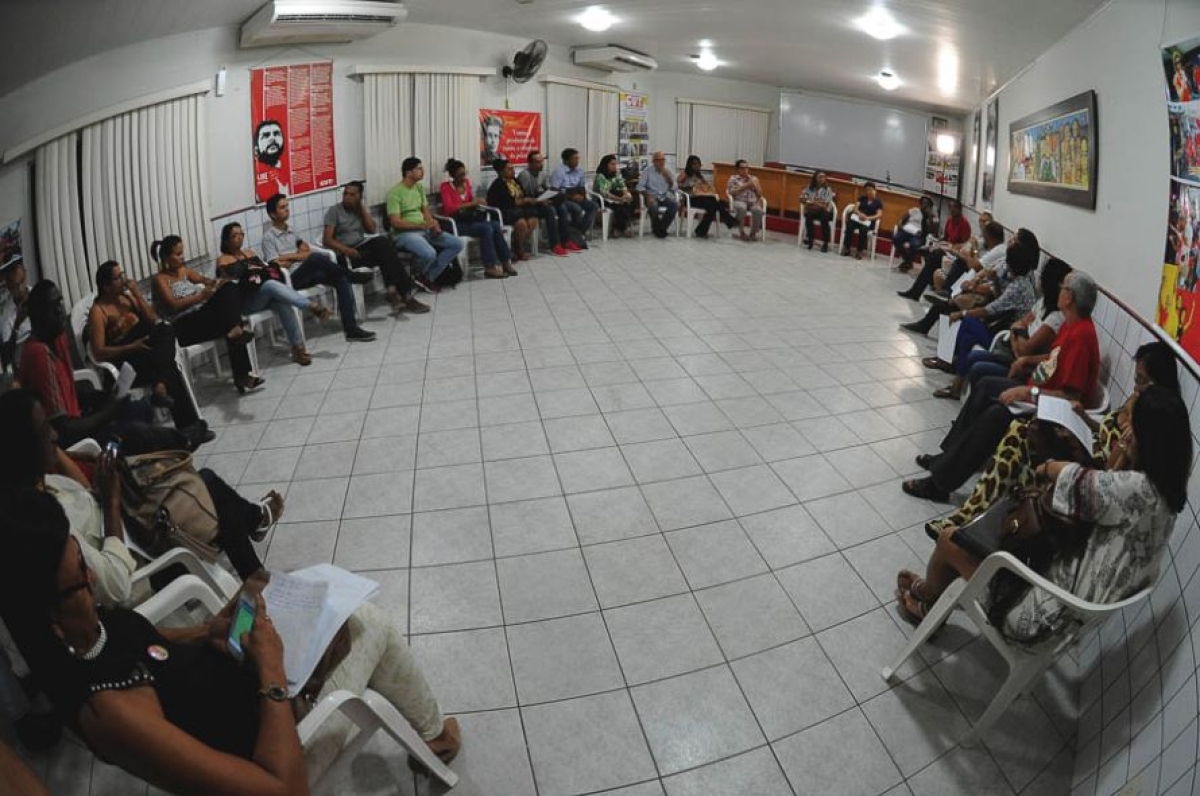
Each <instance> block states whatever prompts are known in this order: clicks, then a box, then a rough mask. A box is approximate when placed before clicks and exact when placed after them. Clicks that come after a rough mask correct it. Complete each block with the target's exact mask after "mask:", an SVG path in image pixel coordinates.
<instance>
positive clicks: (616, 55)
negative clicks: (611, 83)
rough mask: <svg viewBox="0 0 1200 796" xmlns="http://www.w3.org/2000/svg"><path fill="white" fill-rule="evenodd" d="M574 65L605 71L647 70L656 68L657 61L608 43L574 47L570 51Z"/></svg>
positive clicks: (635, 51)
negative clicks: (603, 45) (598, 45)
mask: <svg viewBox="0 0 1200 796" xmlns="http://www.w3.org/2000/svg"><path fill="white" fill-rule="evenodd" d="M571 61H572V62H573V63H574V64H575V65H576V66H586V67H590V68H592V69H602V70H604V71H606V72H648V71H650V70H651V69H658V61H655V60H654V59H653V58H651V57H650V56H649V55H646V54H645V53H640V52H638V51H637V50H630V49H627V48H625V47H618V46H617V45H615V44H610V45H608V46H606V47H576V48H575V49H573V50H572V51H571Z"/></svg>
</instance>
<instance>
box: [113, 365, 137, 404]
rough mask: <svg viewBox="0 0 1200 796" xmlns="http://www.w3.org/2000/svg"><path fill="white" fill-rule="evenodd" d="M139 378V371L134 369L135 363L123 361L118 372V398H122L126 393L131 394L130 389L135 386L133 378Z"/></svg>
mask: <svg viewBox="0 0 1200 796" xmlns="http://www.w3.org/2000/svg"><path fill="white" fill-rule="evenodd" d="M136 378H137V371H136V370H134V369H133V365H130V364H129V363H128V362H122V363H121V372H120V373H118V374H117V399H118V400H120V399H121V398H124V397H125V396H126V395H129V390H130V389H131V388H132V387H133V380H134V379H136Z"/></svg>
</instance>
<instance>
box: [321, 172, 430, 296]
mask: <svg viewBox="0 0 1200 796" xmlns="http://www.w3.org/2000/svg"><path fill="white" fill-rule="evenodd" d="M321 245H323V246H324V247H325V248H327V249H332V250H333V251H335V252H337V255H338V261H339V262H341V263H342V264H343V265H349V266H350V267H351V268H363V267H366V268H370V267H372V266H377V267H378V268H379V271H380V273H382V274H383V283H384V284H385V285H387V300H388V304H390V305H392V309H393V310H394V311H396V312H400V311H401V310H407V311H409V312H418V313H419V312H429V307H428V306H427V305H425V304H422V303H421V302H419V301H417V299H416V297H415V295H414V294H415V293H416V290H417V286H416V285H414V284H413V281H412V277H410V276H409V275H408V269H407V268H406V267H405V266H404V263H403V262H401V261H400V256H399V255H398V254H397V253H396V247H395V246H393V245H392V242H391V241H389V240H388V239H387V236H385V235H376V234H375V219H374V218H372V217H371V212H370V211H369V210H368V209H367V205H366V204H365V203H364V202H363V184H362V182H361V181H359V180H354V181H352V182H348V183H346V185H345V187H343V188H342V201H341V203H340V204H336V205H334V206H333V207H331V208H329V209H328V210H326V211H325V230H324V233H323V234H322V236H321Z"/></svg>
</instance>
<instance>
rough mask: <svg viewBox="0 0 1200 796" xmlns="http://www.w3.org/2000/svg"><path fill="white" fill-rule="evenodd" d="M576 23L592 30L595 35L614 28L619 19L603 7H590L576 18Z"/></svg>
mask: <svg viewBox="0 0 1200 796" xmlns="http://www.w3.org/2000/svg"><path fill="white" fill-rule="evenodd" d="M575 21H576V22H578V23H579V24H580V25H582V26H583V27H584V29H586V30H590V31H592V32H593V33H602V32H604V31H606V30H608V29H609V28H611V27H612V26H613V23H614V22H616V21H617V18H616V17H614V16H613V15H612V12H611V11H609V10H608V9H607V8H603V7H601V6H588V7H587V10H585V11H584V12H583V13H582V14H580V15H579V16H578V17H576V18H575Z"/></svg>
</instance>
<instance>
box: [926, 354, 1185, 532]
mask: <svg viewBox="0 0 1200 796" xmlns="http://www.w3.org/2000/svg"><path fill="white" fill-rule="evenodd" d="M1133 361H1134V371H1133V394H1132V395H1130V396H1129V400H1127V401H1126V402H1125V403H1124V404H1122V405H1121V406H1120V407H1118V408H1117V409H1114V410H1112V411H1111V412H1109V413H1108V414H1106V415H1105V416H1104V418H1103V419H1102V420H1100V421H1099V422H1097V421H1095V420H1094V419H1092V417H1091V415H1089V414H1087V412H1084V411H1083V410H1082V407H1081V405H1080V404H1079V402H1078V401H1076V402H1075V403H1074V406H1075V410H1076V411H1077V412H1078V413H1079V414H1080V416H1081V417H1083V419H1084V421H1085V422H1087V424H1088V425H1089V426H1092V431H1093V432H1094V433H1095V435H1096V436H1095V440H1094V443H1093V446H1092V451H1091V452H1092V458H1093V459H1094V460H1095V462H1096V466H1097V467H1103V466H1104V465H1105V463H1106V462H1107V461H1108V459H1109V457H1110V456H1111V455H1112V453H1113V451H1114V449H1115V448H1116V445H1117V443H1118V442H1119V441H1120V438H1121V434H1122V433H1124V432H1126V431H1128V430H1129V422H1130V420H1129V417H1130V411H1131V410H1132V408H1133V402H1134V401H1135V400H1136V399H1137V396H1138V394H1139V393H1140V392H1141V391H1142V390H1144V389H1145V388H1147V387H1149V386H1151V385H1157V386H1159V387H1164V388H1166V389H1168V390H1171V391H1173V392H1179V365H1178V364H1177V363H1176V361H1175V353H1174V352H1173V351H1172V350H1171V347H1170V346H1169V345H1167V344H1166V343H1146V344H1145V345H1144V346H1142V347H1141V348H1139V349H1138V350H1137V353H1136V354H1134V355H1133ZM1028 427H1029V420H1028V419H1027V418H1017V419H1016V420H1013V421H1012V423H1010V424H1009V426H1008V431H1007V432H1006V433H1005V435H1004V439H1002V440H1000V444H999V445H998V446H997V447H996V453H995V454H994V455H993V456H992V458H991V459H990V460H988V463H987V467H986V468H985V469H984V471H983V475H981V476H980V477H979V480H978V481H976V482H975V488H974V490H972V492H971V496H970V497H969V498H967V500H966V502H964V503H963V504H962V507H961V508H959V509H958V510H957V511H954V512H952V513H951V514H948V515H946V516H945V517H942V518H941V519H937V520H930V521H929V522H927V523H925V533H926V534H928V536H929V538H931V539H937V537H938V535H939V534H940V533H941V532H942V531H944V530H946V529H947V528H957V527H959V526H961V525H964V524H965V523H967V522H970V521H971V520H972V519H974V518H975V517H978V516H979V515H980V514H982V513H983V512H984V511H986V510H987V509H988V507H989V506H991V505H992V504H993V503H995V502H996V501H997V500H998V499H999V498H1000V497H1002V496H1004V495H1007V494H1011V493H1014V492H1017V491H1020V490H1021V489H1023V488H1024V487H1026V486H1029V485H1030V484H1031V483H1032V482H1033V468H1034V465H1035V464H1036V462H1034V461H1033V460H1032V452H1031V451H1030V447H1029V439H1028V436H1027V429H1028Z"/></svg>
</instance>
